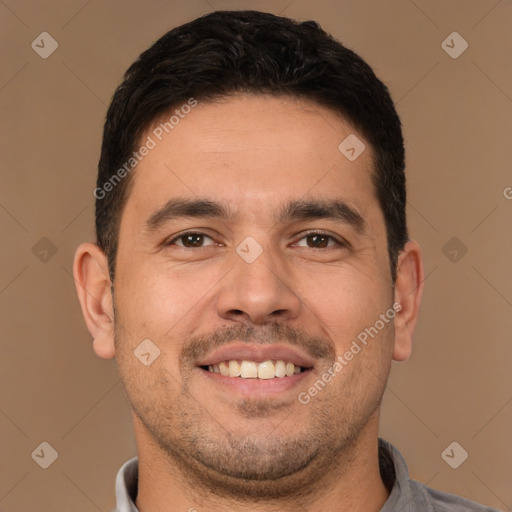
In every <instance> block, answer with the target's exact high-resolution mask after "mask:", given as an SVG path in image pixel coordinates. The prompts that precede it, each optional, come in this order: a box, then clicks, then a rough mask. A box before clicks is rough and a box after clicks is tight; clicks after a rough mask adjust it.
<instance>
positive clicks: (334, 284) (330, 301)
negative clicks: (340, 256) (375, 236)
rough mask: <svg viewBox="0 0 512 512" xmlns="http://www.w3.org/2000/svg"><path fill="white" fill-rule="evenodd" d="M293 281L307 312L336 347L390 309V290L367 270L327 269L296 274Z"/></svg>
mask: <svg viewBox="0 0 512 512" xmlns="http://www.w3.org/2000/svg"><path fill="white" fill-rule="evenodd" d="M296 280H297V282H300V286H299V287H298V291H297V294H298V295H299V296H300V297H301V298H302V300H303V302H304V303H305V305H306V306H307V308H306V311H307V310H308V309H309V310H311V312H312V313H313V317H316V320H315V322H319V323H320V325H322V326H323V327H324V328H325V329H326V331H327V333H326V334H327V335H328V336H329V337H330V338H331V339H333V340H334V342H335V343H336V345H337V346H338V345H341V346H343V345H344V344H346V343H350V341H351V339H352V337H355V336H357V334H358V333H359V332H360V331H361V330H363V329H364V328H366V327H368V326H370V325H373V324H374V323H375V321H376V320H378V318H379V315H380V314H381V313H385V311H386V310H387V309H388V308H389V307H390V300H391V297H392V295H391V292H390V290H389V289H387V287H384V286H383V285H382V281H380V280H379V279H378V278H377V274H376V272H375V271H371V269H369V268H368V266H365V267H364V268H362V266H358V265H356V264H353V265H348V264H347V265H343V266H338V267H334V266H330V267H328V268H325V269H322V270H321V271H319V272H315V274H314V275H313V274H312V273H303V272H302V273H299V274H297V276H296Z"/></svg>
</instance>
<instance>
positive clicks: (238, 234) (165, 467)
mask: <svg viewBox="0 0 512 512" xmlns="http://www.w3.org/2000/svg"><path fill="white" fill-rule="evenodd" d="M351 133H354V134H356V135H357V137H358V138H359V139H360V140H362V141H363V142H364V143H365V144H366V150H365V151H364V152H363V153H362V154H361V155H360V156H359V157H358V158H357V159H356V160H355V161H353V162H350V161H349V160H348V159H347V158H346V157H345V156H344V155H343V154H342V153H341V152H340V151H339V150H338V145H339V144H340V142H341V141H342V140H343V139H345V137H347V136H348V135H349V134H351ZM150 134H151V129H150V130H148V132H147V133H146V134H145V135H144V136H143V137H142V139H141V140H145V139H146V136H147V135H150ZM372 168H373V166H372V153H371V147H370V146H369V144H368V143H367V142H366V141H365V140H364V138H363V136H362V135H361V134H359V133H358V132H357V131H356V130H354V129H353V128H352V127H351V126H350V125H349V124H348V123H347V122H346V121H344V120H343V119H342V118H340V117H339V116H338V115H337V114H336V113H335V112H333V111H331V110H330V109H326V108H323V107H320V106H318V105H317V104H315V103H312V102H309V101H306V100H297V99H292V98H289V97H279V98H277V97H268V96H263V95H259V96H257V95H237V96H231V97H229V98H225V99H223V100H222V101H217V102H215V103H211V102H210V103H201V102H199V104H198V105H197V106H196V107H195V108H194V109H193V110H192V112H190V113H189V114H188V115H187V116H186V117H185V118H184V119H182V120H181V121H180V123H179V125H178V126H176V127H175V128H174V130H173V131H172V132H171V133H170V134H169V135H168V136H166V137H165V138H164V139H163V140H162V141H161V142H159V143H158V144H157V146H156V147H155V148H154V149H152V150H151V151H150V153H149V155H148V156H147V157H145V158H144V160H143V161H142V162H141V163H140V164H139V165H138V166H137V169H136V170H135V174H134V179H135V182H134V187H133V190H132V192H131V195H130V196H129V198H128V201H127V203H126V207H125V210H124V212H123V216H122V222H121V227H120V238H119V250H118V256H117V267H116V277H115V283H114V297H112V295H111V283H110V281H109V278H108V267H107V260H106V257H105V255H104V254H103V252H102V251H101V250H100V249H99V248H98V247H97V246H96V245H95V244H92V243H83V244H81V245H80V247H79V248H78V250H77V252H76V255H75V263H74V274H75V279H76V283H77V291H78V296H79V299H80V303H81V306H82V311H83V314H84V317H85V320H86V323H87V326H88V328H89V331H90V332H91V334H92V335H93V337H94V350H95V352H96V353H97V354H98V355H99V356H100V357H104V358H111V357H116V359H117V364H118V368H119V372H120V375H121V378H122V381H123V384H124V387H125V390H126V394H127V396H128V400H129V402H130V406H131V409H132V412H133V422H134V430H135V435H136V442H137V447H138V455H139V491H138V496H137V500H136V505H137V507H138V508H139V510H140V511H141V512H150V511H151V512H164V511H165V512H169V511H185V510H189V509H190V508H191V507H193V508H195V509H196V510H197V511H201V510H209V511H241V510H247V508H250V509H251V510H254V511H259V510H265V511H271V512H272V511H278V510H279V511H292V510H293V511H296V510H304V511H314V510H324V511H326V512H330V511H360V510H364V511H378V510H380V508H381V507H382V506H383V504H384V503H385V501H386V499H387V498H388V491H387V489H386V488H385V486H384V484H383V482H382V480H381V478H380V474H379V466H378V452H377V446H378V445H377V438H378V424H379V410H380V402H381V398H382V395H383V392H384V389H385V385H386V381H387V378H388V373H389V370H390V366H391V361H392V360H396V361H403V360H406V359H407V358H408V357H409V355H410V352H411V348H412V335H413V331H414V327H415V324H416V320H417V316H418V308H419V304H420V300H421V294H422V288H423V285H422V283H423V267H422V262H421V255H420V249H419V247H418V245H417V243H416V242H414V241H409V242H408V243H407V244H406V245H405V247H404V249H403V251H402V252H401V253H400V256H399V263H398V274H397V279H396V282H395V283H394V284H393V283H392V281H391V275H390V264H389V259H388V253H387V241H386V230H385V224H384V217H383V214H382V211H381V209H380V207H379V204H378V201H377V198H376V194H375V190H374V187H373V185H372V183H371V173H372ZM177 197H180V198H187V199H198V198H208V199H210V200H214V201H217V202H219V203H221V204H222V205H224V206H226V207H227V208H228V209H229V217H228V218H226V219H219V218H212V217H208V216H204V217H197V218H196V217H186V218H176V219H172V220H169V222H167V223H165V224H164V225H162V226H160V227H159V228H158V229H157V230H155V231H153V232H147V231H145V229H144V223H145V221H146V219H148V218H149V217H150V216H151V215H152V213H154V211H155V210H156V209H158V208H159V207H161V206H162V205H164V204H165V203H166V202H167V201H168V200H169V199H171V198H177ZM304 199H308V200H316V201H319V200H329V199H337V200H343V201H344V202H345V203H346V204H347V205H349V206H350V207H351V208H352V209H354V210H356V211H357V212H359V214H360V215H361V216H362V218H363V219H364V230H362V231H359V230H358V229H356V228H355V227H354V226H353V225H352V224H351V223H349V222H340V221H338V220H333V219H327V218H319V219H303V220H300V219H299V220H297V219H295V220H291V221H285V222H277V221H276V212H278V211H279V208H281V207H282V205H284V204H286V203H287V202H289V201H297V200H304ZM190 229H193V230H197V231H201V232H202V233H204V234H205V235H207V237H210V238H207V237H205V238H202V239H201V238H199V241H198V239H197V238H196V239H194V240H195V241H196V242H197V243H198V245H199V246H198V247H190V246H189V247H185V246H184V245H185V243H186V240H185V241H184V239H183V238H182V239H178V241H177V242H175V243H174V244H171V245H163V243H164V242H165V241H169V240H171V239H172V238H174V237H175V236H176V235H179V234H180V233H183V232H184V231H186V230H190ZM319 230H320V231H321V232H325V233H324V234H327V235H329V236H332V237H333V238H332V239H331V238H322V237H320V238H315V237H314V236H313V237H311V236H309V237H308V236H307V235H308V233H309V232H310V231H313V232H317V231H319ZM309 234H311V233H309ZM248 236H250V237H252V238H254V239H255V240H256V241H257V242H258V244H259V245H260V246H261V248H262V249H263V252H262V253H261V255H260V256H259V257H258V258H257V259H256V260H255V261H254V262H252V263H247V262H246V261H245V260H244V259H242V258H241V257H240V255H239V254H238V253H237V252H236V248H237V246H238V245H239V244H240V243H241V242H242V241H243V240H244V239H245V238H246V237H248ZM319 240H320V243H319V246H316V245H315V241H319ZM336 240H339V241H340V242H342V241H345V242H344V245H338V244H337V243H336ZM327 241H328V242H327ZM176 244H182V245H176ZM201 244H203V245H201ZM189 245H190V244H189ZM394 302H397V303H399V304H400V305H401V310H400V311H399V312H398V313H397V314H396V316H395V318H394V321H391V322H389V323H388V324H386V325H385V326H384V328H382V329H381V330H380V331H379V334H378V335H377V336H375V338H373V339H372V340H371V341H370V342H369V343H368V344H367V346H366V347H364V348H363V350H361V352H360V353H358V354H357V355H355V356H354V358H353V359H352V360H351V361H349V362H348V364H347V365H346V366H345V367H344V368H343V370H342V371H339V372H337V373H336V377H335V378H333V379H332V380H331V381H330V382H329V383H328V384H327V385H326V386H325V387H324V388H323V389H322V390H321V391H320V392H319V393H318V394H317V395H316V396H314V397H311V401H310V402H309V403H308V404H307V405H304V404H301V403H300V402H299V400H298V399H297V397H298V394H299V393H300V392H302V391H307V390H308V389H309V388H310V387H311V386H312V385H313V384H314V383H315V382H316V381H317V380H318V379H319V378H320V377H321V375H322V374H323V373H324V372H325V371H328V369H329V368H332V365H333V363H334V361H335V357H338V356H343V354H344V353H345V352H346V351H347V350H349V348H350V345H351V343H352V341H353V340H354V339H355V338H356V337H357V335H358V334H359V333H360V332H361V331H363V330H364V329H365V328H367V327H369V326H372V325H374V324H375V322H376V321H377V320H378V319H379V315H381V314H383V313H385V312H386V311H387V310H389V309H390V308H392V305H393V303H394ZM114 305H115V311H114ZM114 312H115V322H114ZM147 338H149V339H151V340H152V342H153V343H154V344H155V345H156V346H157V347H158V348H159V349H160V355H159V357H158V358H157V359H156V360H155V361H154V362H153V363H152V364H150V365H149V366H145V365H144V364H142V363H141V362H140V361H139V360H138V359H137V358H136V357H135V356H134V350H135V349H136V348H137V346H138V345H139V344H140V343H141V341H142V340H144V339H147ZM237 340H245V341H246V342H248V343H249V344H250V345H251V346H253V347H254V346H257V345H258V344H265V345H267V346H268V345H270V344H273V343H281V344H285V345H290V343H288V342H291V340H294V342H293V343H294V344H293V346H295V347H296V348H297V349H298V350H300V351H301V352H302V353H304V354H307V355H308V356H309V357H311V358H312V360H313V361H314V365H313V368H312V370H310V371H309V372H307V374H304V375H303V376H301V378H300V379H299V380H298V381H297V384H295V385H294V386H292V387H291V388H290V389H287V390H284V391H281V392H278V393H274V394H269V393H265V392H263V391H262V390H261V388H258V387H256V386H253V387H252V388H251V389H250V390H249V392H247V393H245V394H244V393H242V392H240V391H237V390H233V389H227V388H226V387H223V386H221V385H218V384H217V381H212V379H211V376H210V375H208V374H207V373H206V372H204V371H203V370H202V369H200V368H198V367H197V366H196V363H197V358H196V359H194V357H193V356H194V354H201V355H205V354H207V353H208V351H209V347H222V346H224V345H226V344H232V343H233V342H235V341H237ZM244 343H245V342H244ZM251 385H252V384H251Z"/></svg>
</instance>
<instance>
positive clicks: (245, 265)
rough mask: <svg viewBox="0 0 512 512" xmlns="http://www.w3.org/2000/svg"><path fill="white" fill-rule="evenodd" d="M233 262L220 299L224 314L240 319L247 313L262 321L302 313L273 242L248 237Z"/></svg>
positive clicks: (219, 308) (237, 249)
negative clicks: (261, 241) (263, 241)
mask: <svg viewBox="0 0 512 512" xmlns="http://www.w3.org/2000/svg"><path fill="white" fill-rule="evenodd" d="M231 265H232V271H231V272H230V273H229V274H228V276H229V277H228V282H226V283H224V286H223V287H222V290H221V292H220V297H219V300H218V312H219V315H220V316H223V317H231V318H233V317H235V316H236V317H237V318H238V319H239V317H240V316H241V315H243V316H245V317H247V319H248V320H250V321H252V322H254V323H261V322H265V321H268V320H269V319H270V318H273V319H275V317H276V316H280V317H286V318H292V317H294V316H296V315H298V314H299V311H300V300H299V299H298V297H297V296H296V295H295V293H294V291H293V285H292V284H291V283H290V282H289V279H288V277H287V275H286V265H285V264H284V263H283V259H282V258H281V257H280V256H279V253H278V251H277V249H275V248H273V247H272V245H271V243H270V242H268V243H265V244H260V243H259V242H258V241H256V239H255V238H253V237H247V238H246V239H244V240H243V241H242V242H241V243H240V244H239V245H238V246H237V247H236V249H235V251H233V254H232V255H231Z"/></svg>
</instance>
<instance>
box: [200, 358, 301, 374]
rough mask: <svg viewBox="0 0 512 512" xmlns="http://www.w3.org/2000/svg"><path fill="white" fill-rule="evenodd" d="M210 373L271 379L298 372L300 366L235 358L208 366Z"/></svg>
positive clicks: (282, 362) (281, 362) (283, 362)
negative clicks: (240, 360)
mask: <svg viewBox="0 0 512 512" xmlns="http://www.w3.org/2000/svg"><path fill="white" fill-rule="evenodd" d="M208 370H209V371H210V372H212V373H220V374H222V375H224V376H225V377H241V378H242V379H273V378H274V377H285V376H286V377H291V376H292V375H294V374H295V375H296V374H298V373H300V371H301V367H300V366H295V365H294V364H293V363H290V362H285V361H263V363H256V362H254V361H242V362H239V361H237V360H236V359H232V360H230V361H222V362H220V363H219V364H213V365H209V366H208Z"/></svg>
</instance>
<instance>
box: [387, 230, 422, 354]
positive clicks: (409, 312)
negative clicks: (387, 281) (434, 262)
mask: <svg viewBox="0 0 512 512" xmlns="http://www.w3.org/2000/svg"><path fill="white" fill-rule="evenodd" d="M423 281H424V275H423V262H422V258H421V250H420V247H419V245H418V243H417V242H415V241H414V240H409V241H408V242H407V243H406V244H405V246H404V248H403V250H402V251H401V253H400V255H399V257H398V264H397V278H396V282H395V302H396V303H399V304H400V308H399V309H400V310H399V311H398V312H397V314H396V315H395V346H394V351H393V359H394V360H395V361H406V360H407V359H408V358H409V357H410V355H411V352H412V339H413V334H414V329H415V327H416V322H417V320H418V314H419V307H420V303H421V296H422V293H423Z"/></svg>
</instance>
